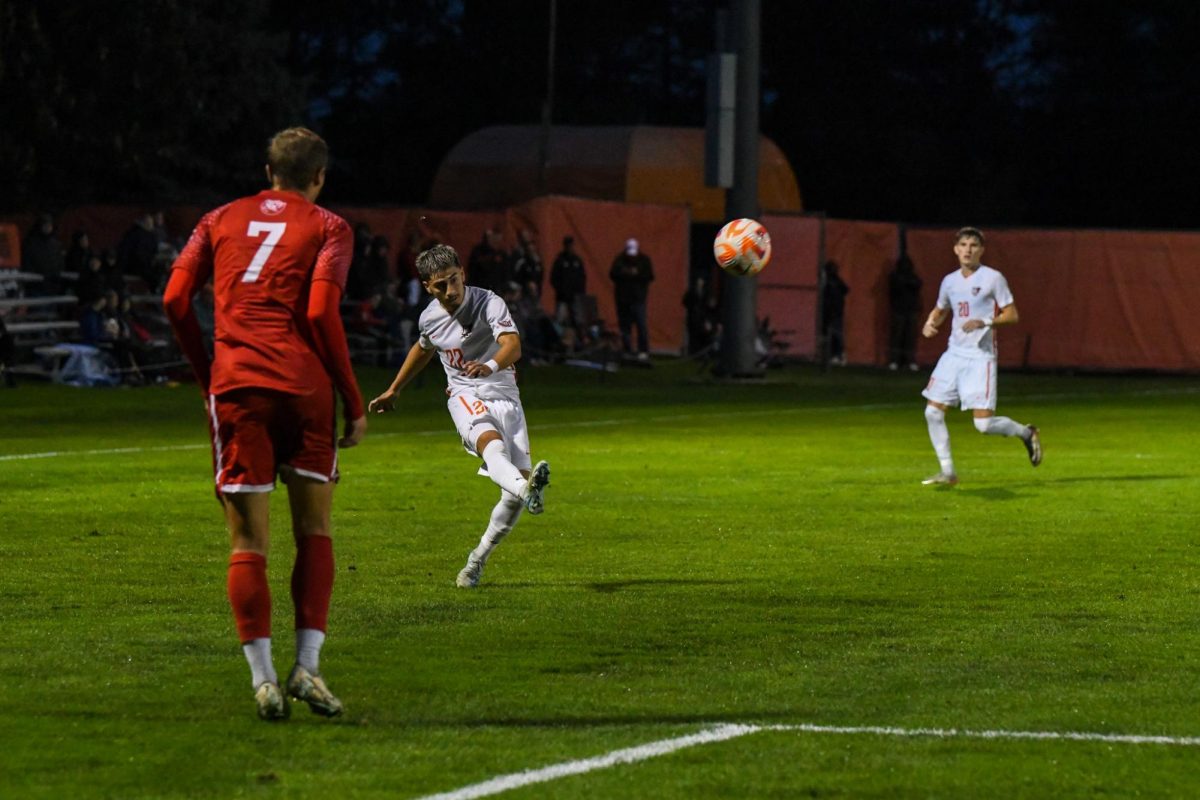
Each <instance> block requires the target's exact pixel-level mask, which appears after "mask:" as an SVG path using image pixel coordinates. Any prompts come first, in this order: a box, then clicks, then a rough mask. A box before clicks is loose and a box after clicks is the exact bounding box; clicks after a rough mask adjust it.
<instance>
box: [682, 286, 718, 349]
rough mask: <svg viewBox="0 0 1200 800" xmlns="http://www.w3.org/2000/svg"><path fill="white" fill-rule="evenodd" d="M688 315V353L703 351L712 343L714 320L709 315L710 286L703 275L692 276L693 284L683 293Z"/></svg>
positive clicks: (684, 305)
mask: <svg viewBox="0 0 1200 800" xmlns="http://www.w3.org/2000/svg"><path fill="white" fill-rule="evenodd" d="M683 307H684V309H685V313H686V315H687V334H688V339H687V347H688V349H687V351H688V355H696V354H697V353H703V352H704V351H705V350H707V349H708V347H709V345H710V344H711V343H712V332H713V331H712V322H711V320H710V319H709V315H708V287H707V285H706V283H705V280H704V276H703V275H696V276H695V277H694V278H692V285H691V286H689V287H688V290H687V291H686V292H685V293H684V295H683Z"/></svg>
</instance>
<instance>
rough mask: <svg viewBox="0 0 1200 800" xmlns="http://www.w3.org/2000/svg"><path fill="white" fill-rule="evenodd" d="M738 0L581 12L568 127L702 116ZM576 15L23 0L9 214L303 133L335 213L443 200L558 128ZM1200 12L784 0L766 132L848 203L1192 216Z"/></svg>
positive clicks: (202, 167)
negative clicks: (456, 185)
mask: <svg viewBox="0 0 1200 800" xmlns="http://www.w3.org/2000/svg"><path fill="white" fill-rule="evenodd" d="M720 5H721V4H720V3H718V2H716V0H696V1H695V2H685V0H643V1H642V2H629V1H628V0H608V1H607V2H599V1H598V0H559V26H558V59H557V68H556V82H557V85H556V91H555V98H554V111H555V114H554V119H555V122H557V123H559V124H578V125H603V124H608V125H628V124H656V125H696V126H699V125H702V124H703V122H704V70H703V64H704V58H705V55H706V54H707V53H708V52H709V51H710V50H711V49H712V44H713V40H714V18H715V15H716V11H717V9H718V8H719V7H720ZM104 6H109V7H110V8H109V9H108V11H109V13H101V12H100V11H99V10H98V8H102V7H104ZM1134 6H1136V8H1134ZM548 8H549V0H515V1H514V2H504V3H495V2H484V1H483V0H460V1H459V2H438V1H436V0H363V2H360V3H356V4H355V5H353V6H350V7H348V8H346V9H344V10H339V11H338V13H337V14H336V15H331V14H330V13H329V6H328V5H327V4H325V3H317V2H304V1H303V0H297V1H294V2H290V3H284V2H281V1H280V0H274V1H273V0H230V1H229V2H225V3H215V2H198V3H197V2H190V3H189V2H183V0H147V1H146V2H143V3H132V2H117V1H116V0H108V2H103V1H102V2H99V3H86V4H85V3H57V4H46V3H37V2H34V0H0V53H3V71H0V109H3V114H2V116H3V117H5V119H6V122H5V124H4V125H0V183H2V184H4V185H6V186H8V187H9V190H8V191H6V192H5V193H4V196H3V197H2V198H0V205H2V206H3V208H4V210H9V211H22V210H28V211H31V210H36V209H38V208H43V207H45V208H55V207H64V206H68V205H74V204H79V203H85V202H99V201H113V202H145V201H151V202H155V203H170V202H197V203H207V202H212V201H215V200H219V199H222V198H224V197H227V196H228V195H229V194H231V193H233V192H237V191H242V190H245V189H248V188H253V187H254V185H255V182H256V181H257V180H258V175H259V172H258V164H259V162H260V161H261V147H262V142H263V140H264V139H265V138H266V136H267V135H269V133H270V132H272V131H273V130H274V129H275V128H277V127H281V126H283V125H285V124H293V123H295V122H303V123H305V124H310V125H312V126H314V127H315V128H317V129H318V130H319V131H321V132H322V133H323V134H324V135H326V137H327V138H328V139H329V140H330V142H331V145H332V146H333V148H334V151H335V156H336V158H337V161H336V168H335V170H334V171H333V173H332V174H331V179H332V180H331V182H330V188H329V194H330V196H329V198H328V201H329V202H331V203H350V202H353V203H370V204H381V205H382V204H410V203H420V202H423V201H424V200H425V198H426V196H427V192H428V190H429V185H430V181H431V180H432V177H433V174H434V171H435V170H436V166H437V164H438V163H439V162H440V160H441V158H442V157H443V156H444V155H445V153H446V152H447V151H448V150H449V149H450V147H452V146H453V144H454V143H455V142H457V141H458V140H459V139H461V138H462V137H463V136H464V135H466V134H468V133H470V132H471V131H473V130H476V129H478V128H480V127H483V126H485V125H492V124H503V123H535V122H537V121H538V119H539V115H540V109H541V101H542V97H543V92H544V87H545V79H546V63H545V57H546V39H547V31H548V23H547V18H548V14H547V11H548ZM1197 8H1200V4H1191V3H1183V2H1168V1H1167V0H1147V2H1140V3H1136V4H1131V3H1120V2H1113V0H1094V1H1093V2H1089V3H1064V2H1051V0H891V1H889V0H844V1H843V2H832V0H829V1H815V0H814V1H812V2H793V1H790V0H763V42H762V46H763V51H762V63H763V80H762V90H763V100H764V103H763V111H762V118H761V122H762V129H763V132H764V133H765V134H766V135H768V136H770V137H771V138H772V139H773V140H774V141H775V142H776V143H777V144H779V145H780V147H781V148H782V149H783V150H784V152H785V153H786V154H787V155H788V157H789V159H790V161H791V163H792V166H793V168H794V169H795V171H796V173H797V176H798V179H799V183H800V186H801V191H802V194H803V196H804V200H805V205H806V207H807V208H808V209H810V210H820V211H825V212H827V213H829V214H831V215H836V216H845V217H860V218H874V219H892V220H901V221H908V222H948V223H957V222H959V221H961V220H963V219H972V220H977V221H979V222H980V223H981V224H988V225H997V224H1001V225H1004V224H1007V225H1040V226H1057V225H1070V226H1086V227H1093V226H1094V227H1144V228H1187V227H1191V226H1193V225H1194V224H1195V222H1194V221H1195V219H1196V218H1197V212H1198V211H1200V209H1197V207H1196V206H1197V201H1196V199H1195V194H1196V193H1195V192H1194V190H1193V188H1192V187H1193V184H1194V176H1195V175H1196V174H1197V168H1198V167H1200V164H1197V163H1196V162H1197V160H1198V156H1197V154H1196V147H1195V144H1194V143H1195V141H1196V138H1197V134H1198V133H1200V119H1198V111H1197V108H1196V103H1195V98H1196V97H1197V96H1200V85H1197V84H1200V69H1197V68H1196V67H1197V66H1198V65H1197V63H1196V62H1197V56H1196V47H1195V42H1196V41H1198V40H1200V10H1197ZM214 41H220V42H221V46H220V47H214V46H213V42H214Z"/></svg>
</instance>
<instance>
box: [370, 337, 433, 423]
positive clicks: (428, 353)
mask: <svg viewBox="0 0 1200 800" xmlns="http://www.w3.org/2000/svg"><path fill="white" fill-rule="evenodd" d="M436 354H437V350H433V349H430V350H426V349H425V348H423V347H421V343H420V342H417V343H416V344H414V345H413V346H412V347H410V348H409V350H408V355H406V356H405V357H404V363H403V364H401V365H400V370H399V371H398V372H397V373H396V377H395V379H394V380H393V381H392V385H391V386H389V387H388V388H387V391H385V392H384V393H383V394H381V395H379V397H376V398H375V399H374V400H372V401H371V404H370V405H369V406H367V409H368V410H369V411H372V412H374V413H376V414H382V413H384V412H385V411H391V410H392V408H394V405H393V404H394V403H395V401H396V395H398V394H400V390H401V389H403V388H404V387H405V386H407V385H408V382H409V381H411V380H412V379H413V378H415V377H416V376H417V373H419V372H420V371H421V370H423V369H425V366H426V365H427V364H428V363H429V362H430V361H432V360H433V357H434V355H436Z"/></svg>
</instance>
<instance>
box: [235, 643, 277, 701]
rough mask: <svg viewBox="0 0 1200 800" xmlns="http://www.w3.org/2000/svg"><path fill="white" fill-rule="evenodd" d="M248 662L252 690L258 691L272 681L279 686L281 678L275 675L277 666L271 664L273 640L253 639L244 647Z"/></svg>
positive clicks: (243, 650)
mask: <svg viewBox="0 0 1200 800" xmlns="http://www.w3.org/2000/svg"><path fill="white" fill-rule="evenodd" d="M242 652H243V653H245V654H246V661H247V662H248V663H249V664H250V681H251V684H252V685H251V688H252V689H257V688H258V687H259V686H261V685H262V684H264V683H266V682H268V681H270V682H271V683H274V684H278V683H279V676H278V675H276V674H275V665H274V664H273V663H271V639H270V638H269V637H268V638H265V639H251V640H250V641H248V642H246V643H245V644H243V645H242Z"/></svg>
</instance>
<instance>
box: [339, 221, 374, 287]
mask: <svg viewBox="0 0 1200 800" xmlns="http://www.w3.org/2000/svg"><path fill="white" fill-rule="evenodd" d="M372 242H373V238H372V236H371V226H370V225H368V224H367V223H365V222H360V223H358V224H357V225H355V226H354V257H353V258H352V259H351V260H350V274H349V275H348V276H347V278H346V299H347V300H366V299H367V298H368V297H370V296H371V290H372V288H373V287H372V286H371V276H370V274H369V273H370V270H371V267H370V264H369V263H368V262H369V261H370V259H371V244H372Z"/></svg>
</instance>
